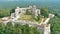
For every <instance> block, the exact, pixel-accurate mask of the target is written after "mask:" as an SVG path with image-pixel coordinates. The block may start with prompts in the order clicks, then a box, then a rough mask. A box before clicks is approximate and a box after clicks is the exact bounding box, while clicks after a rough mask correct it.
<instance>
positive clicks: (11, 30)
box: [0, 22, 40, 34]
mask: <svg viewBox="0 0 60 34" xmlns="http://www.w3.org/2000/svg"><path fill="white" fill-rule="evenodd" d="M0 34H40V33H39V30H38V29H37V27H33V26H31V27H29V25H27V24H26V25H21V24H19V23H15V25H14V26H13V25H12V23H11V22H9V23H7V25H4V24H3V23H0Z"/></svg>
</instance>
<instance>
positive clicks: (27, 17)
mask: <svg viewBox="0 0 60 34" xmlns="http://www.w3.org/2000/svg"><path fill="white" fill-rule="evenodd" d="M18 20H26V21H32V22H39V23H40V22H41V20H42V17H41V18H40V20H39V21H36V19H33V17H32V16H31V15H24V14H22V15H21V16H20V18H18Z"/></svg>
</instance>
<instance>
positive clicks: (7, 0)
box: [0, 0, 60, 1]
mask: <svg viewBox="0 0 60 34" xmlns="http://www.w3.org/2000/svg"><path fill="white" fill-rule="evenodd" d="M0 1H60V0H0Z"/></svg>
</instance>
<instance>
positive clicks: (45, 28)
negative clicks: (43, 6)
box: [2, 5, 54, 34]
mask: <svg viewBox="0 0 60 34" xmlns="http://www.w3.org/2000/svg"><path fill="white" fill-rule="evenodd" d="M27 9H28V11H29V12H30V13H31V16H32V17H34V18H36V17H37V16H38V14H39V15H41V11H40V9H37V7H36V6H35V5H33V6H29V7H26V8H20V7H17V8H16V9H15V12H14V13H11V16H10V17H3V18H2V23H4V24H5V25H6V24H7V23H8V22H12V24H13V25H14V23H21V24H28V25H30V26H37V27H38V29H39V31H40V34H50V32H51V31H50V24H48V22H49V20H50V19H52V18H53V17H54V14H49V15H48V18H46V19H45V20H43V19H42V21H41V23H38V22H31V21H26V20H18V18H21V15H22V14H25V13H26V10H27Z"/></svg>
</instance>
